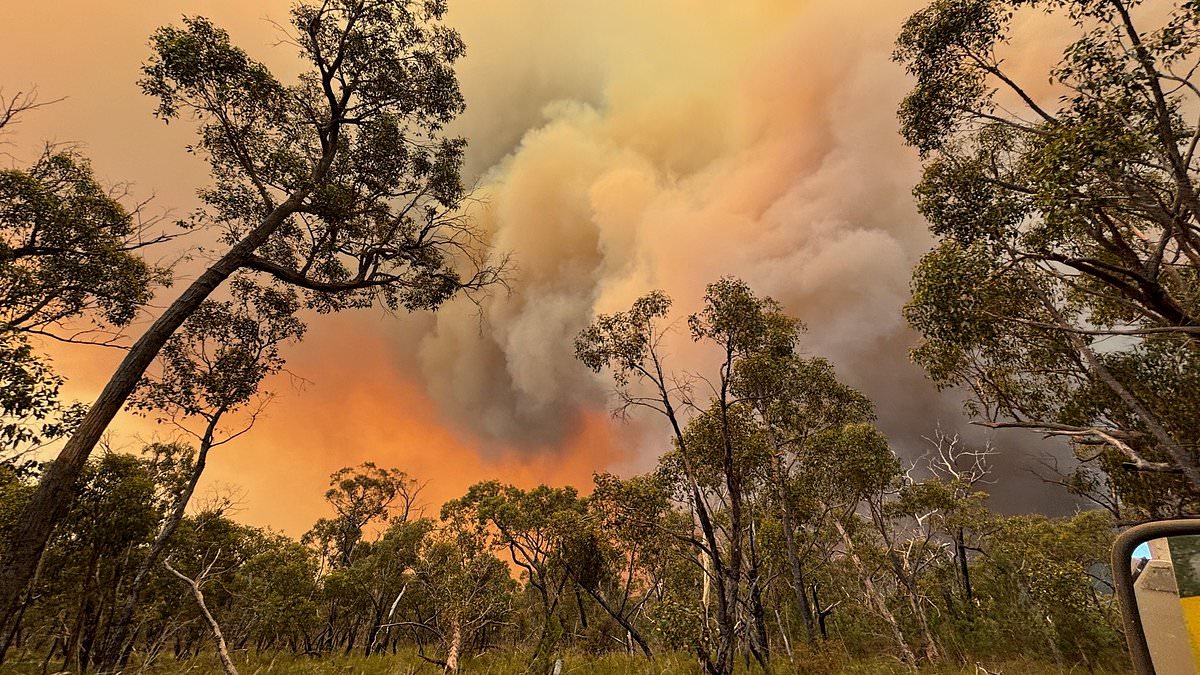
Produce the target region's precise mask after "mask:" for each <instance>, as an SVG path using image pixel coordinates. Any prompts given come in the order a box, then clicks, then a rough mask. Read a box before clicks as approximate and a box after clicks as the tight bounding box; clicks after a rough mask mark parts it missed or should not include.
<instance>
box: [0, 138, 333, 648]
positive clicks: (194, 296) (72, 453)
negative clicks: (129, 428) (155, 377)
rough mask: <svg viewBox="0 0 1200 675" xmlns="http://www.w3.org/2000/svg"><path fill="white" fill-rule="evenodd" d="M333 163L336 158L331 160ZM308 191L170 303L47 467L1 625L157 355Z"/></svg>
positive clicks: (6, 575)
mask: <svg viewBox="0 0 1200 675" xmlns="http://www.w3.org/2000/svg"><path fill="white" fill-rule="evenodd" d="M328 160H329V161H332V157H330V158H328ZM321 166H322V167H324V169H323V170H320V172H319V173H318V174H317V175H316V176H314V177H315V178H317V179H318V180H319V178H320V176H323V174H324V173H325V171H327V170H328V162H326V161H325V159H324V158H323V160H322V164H321ZM308 192H309V190H308V189H304V190H301V191H299V192H296V193H294V194H293V195H291V196H290V197H289V198H288V199H287V201H285V202H283V203H282V204H280V205H279V206H277V207H275V209H273V210H272V211H271V213H270V215H268V216H267V217H266V218H265V219H264V220H263V221H262V222H261V223H259V225H258V226H257V227H255V228H254V229H253V230H251V231H250V233H249V234H247V235H246V237H245V238H243V239H242V240H241V241H239V242H238V243H236V244H234V245H233V246H232V247H231V248H230V249H229V251H227V252H226V253H225V255H224V256H222V257H221V258H220V259H219V260H217V262H215V263H213V264H212V265H211V266H210V267H209V268H208V269H206V270H204V273H203V274H201V275H200V276H199V277H197V278H196V280H195V281H193V282H192V284H191V285H190V286H188V288H187V290H185V291H184V292H183V293H182V294H181V295H180V296H179V297H178V298H176V300H175V302H173V303H171V306H170V307H168V308H167V309H166V310H165V311H164V312H163V313H162V314H161V315H159V317H158V318H157V319H155V321H154V323H153V324H151V325H150V328H148V329H147V330H146V332H145V333H143V334H142V336H141V337H140V338H138V341H137V342H135V343H134V345H133V347H131V348H130V350H129V351H128V352H127V353H126V354H125V358H124V359H122V361H121V364H120V365H119V366H117V369H116V371H114V372H113V374H112V377H111V378H110V379H109V381H108V384H106V385H105V386H104V390H103V391H101V392H100V396H99V397H97V398H96V401H95V402H94V403H92V406H91V407H90V408H89V409H88V412H87V414H86V415H85V416H84V418H83V420H82V421H81V422H80V423H79V426H78V427H77V428H76V429H75V433H74V434H72V435H71V438H70V440H68V441H67V443H66V445H65V446H63V449H62V451H61V452H59V453H58V457H57V458H56V459H55V460H54V461H53V462H52V463H51V464H50V465H49V467H48V468H47V469H46V473H45V474H44V475H43V476H42V480H41V481H40V482H39V483H38V487H37V491H35V492H34V494H33V497H32V498H31V499H30V500H29V503H28V504H27V505H26V506H25V509H24V510H23V511H22V513H21V516H20V518H18V519H17V522H16V523H15V524H14V526H13V529H12V532H11V533H10V535H9V544H8V548H7V549H6V551H5V553H4V557H3V559H2V560H0V625H5V624H7V623H8V621H10V620H11V619H12V618H13V616H14V614H15V613H16V610H17V607H18V606H19V604H20V599H21V594H22V593H23V592H24V590H25V587H26V586H27V585H28V584H29V580H30V579H31V578H32V577H33V572H34V570H35V569H37V565H38V561H39V560H41V557H42V552H43V551H44V550H45V548H46V542H47V541H49V539H50V533H51V531H52V530H53V529H54V526H55V525H56V524H58V521H59V520H61V519H62V517H63V515H65V514H66V512H67V510H68V509H69V508H70V507H71V503H72V502H73V501H74V498H75V483H76V482H77V480H78V479H79V474H80V472H82V470H83V466H84V464H85V463H86V462H87V459H88V456H89V455H90V454H91V452H92V450H93V449H94V448H95V447H96V443H98V442H99V441H100V437H101V436H102V435H103V434H104V432H105V431H106V430H107V429H108V425H109V424H110V423H111V422H112V420H113V418H114V417H116V415H117V413H119V412H120V411H121V408H122V406H124V405H125V401H126V400H127V399H128V398H129V395H130V394H131V393H133V390H134V388H135V387H136V386H137V383H138V381H139V380H141V378H142V375H143V374H144V373H145V372H146V369H147V368H148V367H149V366H150V364H151V363H152V362H153V361H154V359H155V357H157V356H158V352H159V351H160V350H161V349H162V347H163V345H164V344H166V342H167V340H168V339H170V337H171V336H172V335H173V334H174V333H175V331H176V329H178V328H179V327H180V326H181V325H183V322H184V321H185V320H187V318H188V317H189V316H191V315H192V314H193V313H194V312H195V311H196V309H197V308H199V307H200V304H201V303H202V302H204V300H205V299H206V298H208V296H209V295H210V294H212V292H213V291H214V290H215V289H216V288H217V287H218V286H220V285H221V283H223V282H224V281H225V280H226V279H228V278H229V277H230V276H231V275H232V274H233V273H234V272H236V271H237V270H238V269H239V268H240V267H241V266H242V265H244V264H245V263H246V261H247V260H249V258H250V256H251V255H252V254H253V253H254V251H255V250H256V249H257V248H258V247H259V246H262V245H263V244H264V243H266V241H267V239H268V238H269V237H270V236H271V234H272V233H274V232H275V230H277V229H279V226H280V225H282V224H283V223H284V221H285V220H287V219H288V218H289V217H290V216H291V215H292V214H293V213H295V211H296V209H298V208H299V207H300V205H301V204H302V203H303V201H304V199H305V198H307V196H308Z"/></svg>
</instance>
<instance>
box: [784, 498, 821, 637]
mask: <svg viewBox="0 0 1200 675" xmlns="http://www.w3.org/2000/svg"><path fill="white" fill-rule="evenodd" d="M781 502H782V508H781V509H780V511H781V516H782V521H783V523H782V524H783V541H784V544H785V547H786V549H787V557H788V567H789V568H790V569H789V571H790V572H791V573H792V591H793V592H794V593H795V594H796V602H797V603H798V604H799V605H800V615H801V616H803V617H804V637H805V638H807V639H808V644H810V645H815V644H816V643H817V631H816V626H814V625H813V623H814V622H813V611H812V606H811V605H810V604H809V602H808V591H807V588H806V586H807V584H805V582H804V568H803V567H802V566H801V565H800V553H799V551H798V550H797V548H796V532H795V529H794V528H795V522H794V521H793V520H792V507H791V506H790V505H788V503H787V501H786V500H783V499H781Z"/></svg>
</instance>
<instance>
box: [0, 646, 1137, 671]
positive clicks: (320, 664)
mask: <svg viewBox="0 0 1200 675" xmlns="http://www.w3.org/2000/svg"><path fill="white" fill-rule="evenodd" d="M562 658H563V669H562V675H585V674H586V675H693V674H698V673H700V669H699V668H698V666H697V664H696V661H695V659H694V658H692V657H691V655H689V654H684V653H668V654H661V655H658V656H656V657H655V658H654V660H653V661H647V660H646V659H644V658H641V657H635V656H628V655H625V654H606V655H602V656H592V655H585V654H579V653H567V654H565V655H563V657H562ZM235 661H236V663H237V666H238V670H239V671H240V673H241V675H418V674H421V675H436V674H437V673H441V672H442V670H441V668H439V667H438V666H436V665H433V664H431V663H428V662H426V661H423V660H421V659H420V658H419V657H418V656H417V655H416V654H415V653H413V652H401V653H398V654H396V655H394V656H392V655H388V656H374V657H370V658H367V657H363V656H358V655H355V656H328V657H324V658H320V659H314V658H310V657H303V656H292V655H290V654H278V655H274V656H272V655H269V654H263V655H257V656H255V655H240V657H236V658H235ZM528 666H529V662H528V655H527V654H525V653H523V652H515V651H508V652H497V653H492V654H484V655H481V656H478V657H475V658H472V659H468V660H467V661H465V662H464V663H463V669H462V672H463V673H470V674H478V675H524V674H526V673H530V675H539V673H540V672H541V671H540V670H539V671H530V670H528ZM739 666H740V667H739V669H738V672H739V673H761V672H762V671H761V669H759V668H757V667H755V668H754V669H752V670H746V669H745V667H744V664H739ZM548 670H549V669H548V668H547V672H548ZM4 671H5V672H6V673H12V674H13V675H34V674H38V675H40V674H41V673H42V668H41V663H40V661H39V662H29V661H15V662H10V663H7V664H5V667H4ZM45 672H46V673H47V675H65V674H67V673H72V672H73V671H63V670H60V669H58V668H56V667H55V666H54V665H51V667H50V668H49V669H48V670H47V671H45ZM910 672H911V671H909V670H907V669H905V668H904V667H903V666H901V665H900V664H899V663H897V662H896V661H895V660H894V659H858V660H849V659H848V658H847V657H845V656H844V655H820V656H816V657H812V658H806V659H804V660H803V662H801V660H799V659H798V660H797V662H796V663H794V664H793V663H790V662H788V661H787V659H786V658H785V657H782V656H780V658H777V659H776V661H775V662H774V663H773V664H772V671H771V675H792V674H795V675H893V674H894V675H901V674H907V673H910ZM1129 672H1130V671H1129V670H1128V669H1114V670H1104V671H1091V672H1090V673H1089V671H1088V670H1087V668H1086V667H1084V666H1082V665H1080V666H1074V667H1056V666H1054V665H1053V664H1046V663H1040V662H1033V661H1023V660H1019V659H1018V660H999V661H987V662H981V663H980V664H978V665H976V664H967V665H959V664H943V665H939V666H936V667H929V668H923V669H922V670H921V673H929V674H931V675H984V674H985V673H987V674H988V675H1034V674H1037V675H1042V674H1044V675H1076V674H1078V675H1084V674H1087V675H1128V673H1129ZM166 673H180V674H184V673H189V674H193V675H207V674H209V673H214V674H218V675H219V674H220V673H221V669H220V666H219V664H218V663H217V661H216V659H215V657H210V656H208V655H204V656H200V657H197V658H194V659H190V660H186V661H176V660H174V659H172V658H167V659H161V660H159V661H158V662H156V663H155V664H153V665H152V666H151V667H147V668H143V667H137V666H131V667H129V668H127V669H126V670H125V671H124V672H123V675H137V674H144V675H165V674H166ZM542 675H544V674H542Z"/></svg>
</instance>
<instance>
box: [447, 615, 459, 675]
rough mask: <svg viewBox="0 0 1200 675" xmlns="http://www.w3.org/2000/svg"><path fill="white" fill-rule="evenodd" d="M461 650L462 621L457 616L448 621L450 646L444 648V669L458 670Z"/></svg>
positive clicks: (454, 671) (455, 671)
mask: <svg viewBox="0 0 1200 675" xmlns="http://www.w3.org/2000/svg"><path fill="white" fill-rule="evenodd" d="M461 651H462V622H461V621H459V620H458V617H454V618H453V619H451V621H450V646H449V647H447V648H446V670H447V671H449V672H451V673H457V672H458V655H459V652H461Z"/></svg>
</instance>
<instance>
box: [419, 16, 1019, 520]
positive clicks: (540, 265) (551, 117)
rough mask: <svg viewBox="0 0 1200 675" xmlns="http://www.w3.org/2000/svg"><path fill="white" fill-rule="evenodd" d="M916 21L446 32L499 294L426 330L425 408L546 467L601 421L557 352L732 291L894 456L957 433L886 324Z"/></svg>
mask: <svg viewBox="0 0 1200 675" xmlns="http://www.w3.org/2000/svg"><path fill="white" fill-rule="evenodd" d="M918 6H919V3H915V2H906V3H872V4H871V6H869V7H868V6H865V4H864V3H844V2H833V1H826V0H816V1H813V2H807V3H796V2H787V3H776V4H775V5H773V6H768V5H765V4H755V5H754V6H753V8H748V7H746V6H745V5H739V6H737V7H736V8H734V7H732V6H721V5H718V4H715V3H714V4H711V5H710V4H707V3H702V4H700V5H697V4H696V3H692V2H679V3H664V4H658V3H655V7H653V8H647V7H646V3H639V2H617V3H606V4H605V5H604V6H603V8H600V7H595V8H591V7H590V6H588V5H571V6H570V9H569V10H568V9H565V8H560V7H559V6H558V5H556V4H552V3H540V2H524V3H517V4H516V5H513V4H510V5H508V6H507V12H506V14H507V19H506V23H504V24H503V25H502V26H501V28H504V30H499V29H498V28H497V27H492V29H491V30H489V31H486V32H485V31H478V32H477V29H478V28H479V27H477V26H475V25H474V24H473V23H472V22H471V20H470V18H468V19H467V20H466V22H465V23H464V24H463V25H462V28H463V30H464V34H465V37H466V39H467V41H468V44H470V45H471V46H472V47H471V48H472V53H473V54H474V57H473V58H476V59H479V60H478V61H471V60H468V63H467V65H466V68H465V70H464V86H465V90H466V93H467V96H468V100H469V101H471V102H473V104H474V106H475V107H474V109H473V112H472V111H469V112H468V114H467V116H466V117H465V118H464V130H465V133H467V134H468V135H469V137H470V138H471V139H472V142H473V143H474V150H473V152H474V153H475V154H474V155H473V157H474V159H475V164H474V166H475V167H481V166H487V162H488V160H490V159H491V158H493V157H500V155H501V154H503V157H501V158H500V159H498V160H497V161H496V162H495V163H494V164H492V165H490V166H489V167H488V168H487V169H486V170H483V171H482V174H481V176H480V183H481V185H482V188H481V190H480V196H481V198H482V200H483V202H484V204H483V205H482V206H481V207H480V208H479V210H478V211H477V213H478V214H479V218H480V221H481V223H482V224H483V225H484V226H485V227H486V228H487V229H488V230H489V231H490V232H492V233H493V237H494V242H495V244H496V246H497V247H498V248H499V249H501V250H506V251H512V252H514V253H515V254H516V257H517V262H518V265H519V272H518V275H517V282H516V284H515V286H514V291H513V293H512V295H511V296H509V297H504V298H497V299H495V300H494V301H493V302H490V303H489V304H487V305H486V307H485V308H484V311H483V317H482V321H480V317H478V316H477V315H476V314H474V313H472V312H470V311H467V310H466V309H464V308H459V309H458V310H452V311H449V312H443V313H441V314H439V315H438V316H437V318H436V321H435V324H434V327H433V328H432V330H431V332H429V333H428V334H427V335H426V336H425V337H424V338H423V339H422V341H421V350H420V362H421V367H422V372H423V373H424V376H425V381H426V386H427V387H428V390H429V392H430V393H431V395H432V396H433V398H434V399H435V400H436V401H437V402H438V403H440V405H441V407H442V409H443V410H444V411H446V413H447V414H448V415H449V416H450V417H452V418H453V419H454V421H455V423H456V424H462V425H465V426H466V427H467V428H469V429H471V430H472V431H473V432H474V433H475V434H476V435H477V437H478V438H479V439H482V442H483V444H484V445H486V444H487V443H499V444H502V445H504V446H512V445H515V446H518V447H522V446H525V447H538V448H544V447H553V446H554V445H555V444H556V443H559V442H561V440H560V439H562V438H564V437H565V436H568V435H569V434H570V433H572V429H573V428H574V424H575V420H577V419H578V416H579V415H580V414H581V413H582V412H583V411H593V410H596V409H598V408H602V407H603V406H604V405H605V396H604V392H605V390H606V389H607V387H608V384H607V383H606V380H605V378H604V377H600V378H595V377H592V376H591V375H590V373H587V372H585V371H584V370H583V369H582V368H581V367H580V366H579V365H578V364H577V363H576V362H575V361H574V358H573V354H572V351H571V342H572V338H573V336H574V335H575V334H576V333H577V332H578V330H579V329H580V328H581V327H583V326H584V325H585V324H586V323H587V322H588V321H589V320H590V318H591V317H592V316H593V315H594V314H595V313H597V312H604V311H612V310H615V309H619V308H623V307H625V306H627V305H628V303H629V302H630V301H631V300H632V299H633V298H634V297H636V296H638V295H640V294H642V293H644V292H646V291H647V290H649V289H652V288H662V289H665V290H666V291H668V293H670V294H671V295H672V296H674V297H675V299H676V302H677V304H676V307H677V310H678V313H679V314H680V315H682V314H684V313H686V312H687V311H691V310H692V309H694V307H695V303H696V301H697V299H698V298H699V296H700V294H701V293H702V291H703V286H704V284H705V283H707V282H709V281H712V280H715V279H716V278H718V277H720V276H722V275H730V274H732V275H737V276H740V277H741V278H743V279H745V280H746V281H748V282H749V283H750V284H751V285H752V286H753V287H754V288H755V289H756V290H758V291H759V292H761V293H765V294H769V295H771V296H773V297H775V298H776V299H778V300H780V301H781V302H783V303H784V305H785V306H786V308H787V309H788V310H789V311H790V312H792V313H794V314H796V315H798V316H800V317H801V318H803V319H804V320H805V321H806V322H807V323H808V324H809V326H810V332H809V335H808V337H807V340H806V348H807V349H808V350H809V351H810V352H812V353H814V354H819V355H823V356H826V357H829V358H831V359H832V360H833V361H834V362H835V363H836V364H837V365H838V368H839V371H840V372H841V373H842V375H843V376H844V377H845V378H846V379H847V380H848V381H850V382H852V383H854V384H855V385H857V386H859V387H861V388H863V389H864V390H865V391H866V392H867V393H868V394H870V395H871V396H872V397H873V398H874V400H875V401H876V404H877V406H878V408H879V413H880V418H881V424H882V426H883V427H884V428H885V430H886V431H888V432H889V433H890V434H891V435H892V437H893V439H894V441H895V442H896V443H897V445H898V446H899V447H900V448H901V449H902V451H903V452H904V453H905V454H907V455H909V456H910V457H911V456H915V455H917V454H919V453H920V452H922V451H923V450H924V447H923V446H924V443H925V441H924V440H923V439H922V436H924V435H929V434H931V433H932V431H933V428H934V427H935V425H938V424H941V425H943V426H944V427H948V428H950V429H957V428H962V427H963V426H964V424H965V420H964V419H963V418H962V416H961V414H960V408H959V398H960V397H959V396H958V395H957V394H956V393H953V392H951V393H947V394H939V393H937V392H936V391H935V390H934V388H933V387H932V386H931V385H930V384H929V383H928V382H926V381H925V380H924V379H923V377H922V375H921V373H920V372H919V371H918V370H917V369H916V368H915V367H914V366H912V365H911V364H909V363H908V361H907V358H906V351H907V349H908V348H909V347H910V346H911V345H912V343H913V341H914V340H915V336H913V335H912V334H911V333H910V331H908V330H907V329H906V327H905V326H904V324H903V320H902V318H901V316H900V308H901V306H902V305H903V303H904V302H905V300H906V299H907V296H908V279H909V275H910V272H911V269H912V266H913V265H914V263H915V262H916V261H917V259H918V258H919V257H920V255H921V254H922V253H923V252H924V251H925V250H927V249H928V247H929V245H930V239H929V237H928V233H927V231H926V228H925V225H924V223H923V221H922V219H921V218H920V217H919V215H918V214H917V213H916V212H915V209H914V206H913V200H912V197H911V194H910V190H911V187H912V185H913V184H914V183H915V182H916V180H917V178H918V177H919V173H920V166H919V162H918V160H917V157H916V153H915V151H913V150H912V149H910V148H907V147H905V146H904V145H903V144H902V142H901V140H900V138H899V136H898V134H897V125H896V120H895V110H896V107H897V104H898V103H899V101H900V99H901V97H902V96H903V95H904V93H905V91H906V89H907V87H908V86H910V82H909V81H908V80H907V78H906V77H905V76H904V73H903V70H902V68H901V67H900V66H899V65H897V64H895V63H893V62H892V61H891V58H890V56H891V48H892V47H891V44H892V40H893V39H894V37H895V34H896V32H897V30H898V27H899V25H900V22H901V21H902V19H903V17H904V16H906V15H907V14H908V13H910V12H911V11H913V10H914V9H915V8H916V7H918ZM520 26H524V27H526V28H524V29H522V28H519V27H520ZM530 26H536V27H537V32H536V34H530V32H529V30H528V27H530ZM514 27H516V29H515V30H512V31H510V30H508V29H511V28H514ZM496 54H499V55H501V60H499V61H497V60H496V59H495V57H494V55H496ZM1038 60H1041V59H1040V58H1039V59H1038ZM495 72H505V73H508V74H509V77H510V78H513V79H509V80H508V81H507V85H508V86H509V87H510V88H509V89H508V90H506V91H499V90H498V89H497V88H496V86H495V82H496V80H495V78H494V76H493V75H494V73H495ZM473 93H474V94H475V95H474V96H472V94H473ZM535 102H536V103H537V105H538V109H537V111H536V114H535V113H534V110H535V108H534V103H535ZM505 110H511V111H513V114H512V115H509V116H507V117H505V118H504V122H501V121H498V120H497V119H496V117H495V116H494V115H493V114H492V113H493V111H505ZM508 139H514V142H515V145H513V146H507V147H506V146H504V143H505V142H506V141H507V140H508ZM686 343H687V338H686V336H684V335H682V334H681V335H679V336H678V338H677V339H676V340H675V341H674V343H673V344H672V350H673V351H674V352H676V354H675V356H676V361H677V366H678V367H682V368H687V369H691V370H703V368H704V360H703V358H702V356H701V355H698V354H696V353H694V350H692V349H689V347H688V345H687V344H686ZM452 411H453V412H452ZM640 431H641V433H640V435H639V436H640V437H639V438H637V439H634V438H632V436H633V434H626V436H629V437H631V438H629V439H627V442H629V443H633V444H635V445H641V446H642V448H641V451H640V452H641V456H639V457H636V458H634V460H633V464H634V466H639V465H640V466H646V465H648V464H649V463H650V462H652V460H653V455H654V450H655V446H656V444H661V443H662V438H661V437H662V433H661V429H660V428H659V427H658V426H656V425H655V426H649V425H647V426H644V427H642V428H641V430H640ZM966 433H967V434H968V435H969V436H970V437H971V438H972V439H974V440H975V441H981V440H982V438H983V434H981V433H979V432H978V431H970V430H969V431H967V432H966ZM1002 440H1003V441H1004V442H1005V443H1007V444H1010V447H1009V454H1008V455H1007V456H1006V457H1005V459H1004V460H1003V462H1002V465H1001V466H1000V467H999V471H998V473H999V474H1000V475H1001V476H1002V477H1003V478H1004V479H1005V480H1006V481H1007V482H1009V483H1012V484H1011V490H1016V491H1023V490H1024V489H1027V488H1028V487H1030V486H1031V483H1030V482H1029V480H1030V479H1029V478H1028V477H1026V476H1024V475H1023V474H1024V471H1023V469H1024V464H1025V460H1026V459H1027V458H1028V453H1029V452H1030V450H1031V449H1032V445H1036V444H1035V443H1032V439H1030V438H1028V437H1025V436H1020V435H1006V436H1005V437H1004V438H1003V439H1002ZM1011 444H1017V445H1018V446H1025V447H1020V448H1019V451H1017V452H1013V450H1014V449H1017V448H1013V447H1012V446H1011ZM659 447H661V446H659ZM1013 481H1015V483H1013ZM1011 490H1005V489H1003V488H1001V489H1000V493H1001V494H1000V497H1001V501H1007V500H1006V499H1004V497H1005V494H1004V493H1005V492H1011ZM1029 505H1030V504H1028V503H1027V504H1026V505H1025V506H1026V507H1028V506H1029Z"/></svg>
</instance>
